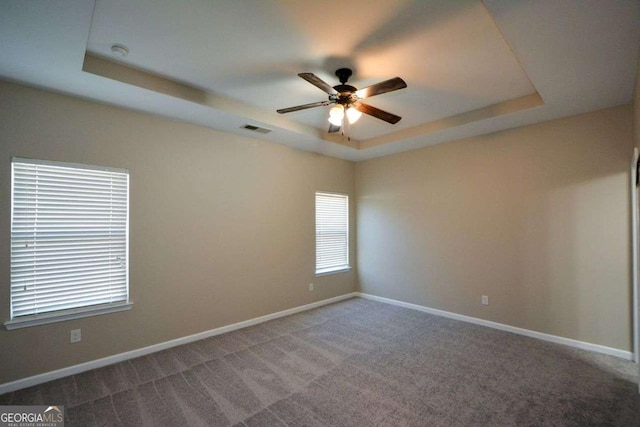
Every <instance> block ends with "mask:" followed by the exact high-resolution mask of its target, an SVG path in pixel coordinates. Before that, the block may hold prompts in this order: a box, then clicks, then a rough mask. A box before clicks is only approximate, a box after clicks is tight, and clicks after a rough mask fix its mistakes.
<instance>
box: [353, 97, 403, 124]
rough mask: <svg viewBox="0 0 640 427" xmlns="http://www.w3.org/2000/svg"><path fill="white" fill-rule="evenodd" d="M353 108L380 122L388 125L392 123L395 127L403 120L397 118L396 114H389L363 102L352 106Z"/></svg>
mask: <svg viewBox="0 0 640 427" xmlns="http://www.w3.org/2000/svg"><path fill="white" fill-rule="evenodd" d="M352 107H353V108H355V109H356V110H358V111H360V112H361V113H365V114H368V115H370V116H373V117H375V118H378V119H380V120H384V121H385V122H387V123H391V124H392V125H395V124H396V123H398V122H399V121H400V119H402V117H400V116H396V115H395V114H391V113H387V112H386V111H383V110H381V109H379V108H376V107H372V106H371V105H368V104H365V103H363V102H357V103H355V104H353V105H352Z"/></svg>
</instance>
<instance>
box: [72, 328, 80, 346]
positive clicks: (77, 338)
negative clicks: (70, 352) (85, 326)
mask: <svg viewBox="0 0 640 427" xmlns="http://www.w3.org/2000/svg"><path fill="white" fill-rule="evenodd" d="M70 341H71V344H73V343H76V342H80V341H82V329H72V330H71V339H70Z"/></svg>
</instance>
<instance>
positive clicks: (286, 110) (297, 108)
mask: <svg viewBox="0 0 640 427" xmlns="http://www.w3.org/2000/svg"><path fill="white" fill-rule="evenodd" d="M330 104H333V101H320V102H312V103H311V104H304V105H297V106H295V107H289V108H281V109H279V110H276V111H277V112H278V113H280V114H285V113H291V112H292V111H300V110H306V109H307V108H313V107H324V106H325V105H330Z"/></svg>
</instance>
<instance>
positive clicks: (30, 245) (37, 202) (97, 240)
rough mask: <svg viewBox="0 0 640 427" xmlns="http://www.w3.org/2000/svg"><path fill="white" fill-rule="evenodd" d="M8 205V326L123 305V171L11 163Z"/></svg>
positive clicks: (126, 293) (125, 181) (125, 278)
mask: <svg viewBox="0 0 640 427" xmlns="http://www.w3.org/2000/svg"><path fill="white" fill-rule="evenodd" d="M11 202H12V204H11V214H12V216H11V319H15V318H19V317H21V316H30V315H38V314H42V313H51V312H57V311H60V310H68V309H75V308H80V307H88V306H98V305H104V304H114V303H121V302H128V299H129V286H128V285H129V280H128V212H129V208H128V204H129V174H128V171H126V170H123V169H109V168H99V167H93V166H84V165H76V164H66V163H56V162H45V161H39V160H30V159H18V158H14V159H12V198H11Z"/></svg>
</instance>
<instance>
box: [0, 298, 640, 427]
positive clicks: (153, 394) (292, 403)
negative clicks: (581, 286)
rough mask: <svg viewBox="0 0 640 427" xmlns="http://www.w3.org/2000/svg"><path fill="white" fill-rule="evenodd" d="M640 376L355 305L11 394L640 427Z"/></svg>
mask: <svg viewBox="0 0 640 427" xmlns="http://www.w3.org/2000/svg"><path fill="white" fill-rule="evenodd" d="M636 380H637V366H636V365H635V364H633V363H631V362H627V361H624V360H621V359H617V358H615V357H610V356H604V355H600V354H595V353H591V352H588V351H583V350H577V349H573V348H569V347H566V346H562V345H556V344H552V343H548V342H543V341H539V340H536V339H532V338H527V337H523V336H519V335H515V334H511V333H507V332H502V331H498V330H494V329H489V328H485V327H482V326H477V325H473V324H468V323H463V322H459V321H455V320H451V319H446V318H442V317H437V316H433V315H430V314H426V313H422V312H419V311H414V310H409V309H404V308H400V307H396V306H392V305H388V304H383V303H378V302H374V301H370V300H365V299H362V298H353V299H350V300H347V301H343V302H339V303H336V304H332V305H328V306H324V307H320V308H317V309H314V310H311V311H307V312H304V313H299V314H295V315H292V316H288V317H283V318H281V319H277V320H273V321H270V322H266V323H263V324H260V325H256V326H252V327H249V328H245V329H241V330H238V331H234V332H230V333H227V334H224V335H218V336H215V337H211V338H207V339H204V340H201V341H197V342H194V343H191V344H186V345H182V346H180V347H175V348H172V349H169V350H164V351H161V352H158V353H154V354H151V355H148V356H144V357H140V358H137V359H132V360H129V361H125V362H121V363H118V364H115V365H111V366H107V367H104V368H100V369H96V370H92V371H88V372H84V373H81V374H78V375H73V376H70V377H66V378H62V379H59V380H55V381H51V382H49V383H46V384H42V385H39V386H35V387H31V388H27V389H23V390H19V391H15V392H13V393H8V394H5V395H2V396H0V405H8V404H12V405H36V404H40V405H45V404H46V405H54V404H58V405H64V406H65V411H66V419H67V423H66V424H67V425H68V426H92V425H132V426H146V425H148V426H178V425H188V426H199V425H202V426H230V425H239V426H247V427H252V426H516V425H517V426H521V425H531V426H534V425H535V426H542V425H549V426H587V425H620V426H639V425H640V396H638V389H637V384H636V382H635V381H636Z"/></svg>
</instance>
